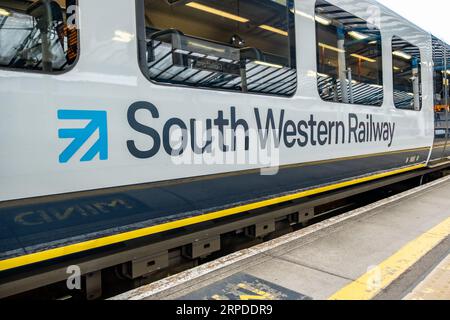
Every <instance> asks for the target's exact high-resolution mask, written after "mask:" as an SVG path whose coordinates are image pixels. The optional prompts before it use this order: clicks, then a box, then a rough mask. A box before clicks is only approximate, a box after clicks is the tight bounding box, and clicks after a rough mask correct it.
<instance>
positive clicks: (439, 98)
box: [431, 38, 450, 160]
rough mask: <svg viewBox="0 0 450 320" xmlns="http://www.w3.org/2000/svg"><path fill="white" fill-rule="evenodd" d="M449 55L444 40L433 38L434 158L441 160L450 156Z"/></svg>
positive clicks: (432, 157)
mask: <svg viewBox="0 0 450 320" xmlns="http://www.w3.org/2000/svg"><path fill="white" fill-rule="evenodd" d="M448 55H449V50H448V47H447V46H446V45H445V44H444V43H443V42H442V41H440V40H438V39H436V38H433V61H434V77H433V79H434V122H435V127H434V130H435V138H434V145H433V153H432V156H431V159H432V160H440V159H443V158H446V157H449V156H450V143H449V142H450V141H449V135H450V130H449V126H450V114H449V111H450V110H449V76H450V68H449V67H448V62H449V61H448V59H449V57H448Z"/></svg>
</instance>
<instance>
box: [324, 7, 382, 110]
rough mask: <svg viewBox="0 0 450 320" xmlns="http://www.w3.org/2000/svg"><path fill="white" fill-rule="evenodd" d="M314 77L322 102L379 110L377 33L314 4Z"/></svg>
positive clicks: (352, 18)
mask: <svg viewBox="0 0 450 320" xmlns="http://www.w3.org/2000/svg"><path fill="white" fill-rule="evenodd" d="M316 32H317V72H318V74H317V76H318V87H319V94H320V96H321V97H322V99H324V100H326V101H333V102H340V103H351V104H363V105H373V106H381V105H382V103H383V62H382V51H381V47H382V43H381V34H380V31H379V29H378V28H377V27H376V26H374V25H371V24H370V23H368V22H366V21H364V20H363V19H361V18H358V17H356V16H354V15H352V14H351V13H349V12H346V11H344V10H342V9H341V8H339V7H336V6H334V5H331V4H330V3H328V2H326V1H322V0H319V1H317V3H316Z"/></svg>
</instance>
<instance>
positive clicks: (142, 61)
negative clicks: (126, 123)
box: [135, 0, 300, 99]
mask: <svg viewBox="0 0 450 320" xmlns="http://www.w3.org/2000/svg"><path fill="white" fill-rule="evenodd" d="M135 3H136V28H137V32H136V35H137V36H136V39H137V41H136V42H137V51H138V52H137V54H138V64H139V69H140V70H141V73H142V74H143V75H144V77H145V78H146V79H147V80H148V81H149V82H150V83H151V84H152V85H155V86H163V87H168V88H183V89H193V90H200V91H204V90H207V91H213V92H221V93H229V94H239V95H244V96H262V97H271V98H281V99H293V98H294V97H295V96H297V94H298V88H299V83H300V81H299V55H298V45H297V15H296V14H294V40H295V44H294V48H295V49H294V51H295V55H294V60H295V79H296V85H295V91H294V92H293V93H292V94H290V95H280V94H270V93H258V92H251V91H249V92H242V91H237V90H227V89H222V88H208V87H196V86H190V85H187V84H178V83H177V84H172V83H167V82H158V81H155V80H154V79H152V77H151V76H150V73H149V71H148V65H147V34H146V19H145V0H135ZM293 9H294V12H295V0H293Z"/></svg>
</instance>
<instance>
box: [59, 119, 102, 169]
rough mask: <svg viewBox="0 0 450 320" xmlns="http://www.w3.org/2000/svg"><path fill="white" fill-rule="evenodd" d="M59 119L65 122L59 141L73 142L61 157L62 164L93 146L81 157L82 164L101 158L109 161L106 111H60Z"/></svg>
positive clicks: (60, 131) (60, 130)
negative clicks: (84, 148)
mask: <svg viewBox="0 0 450 320" xmlns="http://www.w3.org/2000/svg"><path fill="white" fill-rule="evenodd" d="M58 119H59V120H60V121H63V122H64V125H65V126H64V128H63V129H59V131H58V137H59V139H64V140H66V139H68V140H71V142H70V144H69V145H68V146H67V147H66V148H65V149H64V151H63V152H62V153H61V154H60V156H59V162H60V163H67V162H69V161H70V160H71V159H72V158H73V157H74V156H75V155H76V154H77V153H79V152H80V151H81V150H82V148H83V147H86V145H87V144H88V143H89V142H91V143H92V144H91V146H90V147H89V148H88V149H87V150H86V151H84V154H83V155H81V160H80V161H81V162H87V161H92V160H93V159H94V158H95V157H97V156H99V159H100V160H108V124H107V113H106V111H92V110H59V111H58Z"/></svg>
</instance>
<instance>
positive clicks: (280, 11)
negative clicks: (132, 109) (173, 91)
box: [140, 0, 297, 96]
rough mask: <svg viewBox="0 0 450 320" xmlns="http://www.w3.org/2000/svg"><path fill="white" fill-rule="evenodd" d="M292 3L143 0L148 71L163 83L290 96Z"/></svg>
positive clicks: (294, 77)
mask: <svg viewBox="0 0 450 320" xmlns="http://www.w3.org/2000/svg"><path fill="white" fill-rule="evenodd" d="M293 2H294V1H293V0H245V1H240V0H227V1H223V0H198V1H197V0H196V1H183V0H166V1H162V0H144V6H145V7H144V11H145V26H146V37H145V38H146V41H145V43H143V42H141V46H140V47H141V52H142V51H145V54H141V65H142V66H143V69H144V72H145V73H146V75H147V76H148V77H149V78H150V79H151V80H153V81H154V82H159V83H166V84H178V85H184V86H192V87H199V88H212V89H218V90H230V91H239V92H250V93H260V94H273V95H282V96H291V95H293V94H294V93H295V91H296V88H297V72H296V61H295V26H294V18H295V15H294V9H293V5H294V3H293ZM143 60H145V61H143Z"/></svg>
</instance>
